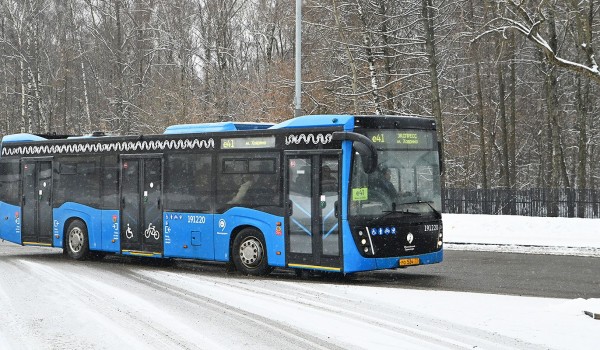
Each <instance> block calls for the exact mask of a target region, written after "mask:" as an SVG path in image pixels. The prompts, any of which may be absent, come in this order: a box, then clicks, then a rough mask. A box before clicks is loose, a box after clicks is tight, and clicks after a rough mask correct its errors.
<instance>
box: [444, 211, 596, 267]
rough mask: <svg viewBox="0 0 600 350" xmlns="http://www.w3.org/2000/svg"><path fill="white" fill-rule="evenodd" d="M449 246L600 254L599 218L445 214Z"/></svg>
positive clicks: (569, 253)
mask: <svg viewBox="0 0 600 350" xmlns="http://www.w3.org/2000/svg"><path fill="white" fill-rule="evenodd" d="M443 220H444V235H445V240H446V246H445V247H446V249H453V250H480V251H498V252H509V253H529V254H558V255H578V256H595V257H600V219H578V218H537V217H526V216H500V215H460V214H444V218H443Z"/></svg>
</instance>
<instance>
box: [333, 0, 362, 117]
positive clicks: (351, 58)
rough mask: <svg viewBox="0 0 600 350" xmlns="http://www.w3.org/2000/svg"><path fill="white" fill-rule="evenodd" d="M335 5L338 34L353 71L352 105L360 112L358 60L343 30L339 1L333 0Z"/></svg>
mask: <svg viewBox="0 0 600 350" xmlns="http://www.w3.org/2000/svg"><path fill="white" fill-rule="evenodd" d="M331 2H332V5H333V16H334V19H335V24H336V27H337V31H338V35H339V36H340V40H342V42H343V43H344V50H345V51H346V55H348V62H349V66H350V71H351V73H352V105H353V107H354V113H358V112H359V111H358V100H357V95H356V94H357V91H358V90H357V89H358V88H357V85H358V83H357V81H358V73H357V72H356V62H355V61H354V56H353V55H352V51H350V46H349V42H348V38H346V35H344V31H343V30H342V24H341V21H340V14H339V11H338V6H337V1H336V0H331Z"/></svg>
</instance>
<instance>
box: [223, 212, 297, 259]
mask: <svg viewBox="0 0 600 350" xmlns="http://www.w3.org/2000/svg"><path fill="white" fill-rule="evenodd" d="M277 222H279V223H281V224H282V225H283V218H282V217H280V216H275V215H271V214H267V213H264V212H261V211H258V210H254V209H247V208H238V207H235V208H231V209H229V210H228V211H226V212H225V213H223V214H220V215H215V219H214V232H215V235H214V239H215V260H217V261H229V246H230V243H232V242H230V241H231V232H232V231H234V230H235V229H236V228H238V227H240V226H254V227H256V228H257V229H259V230H260V231H261V232H262V233H263V235H264V237H265V244H266V245H267V247H266V249H267V257H268V259H269V260H268V261H269V265H271V266H285V240H284V228H283V226H280V227H279V229H278V227H277V225H276V223H277ZM277 252H279V254H277Z"/></svg>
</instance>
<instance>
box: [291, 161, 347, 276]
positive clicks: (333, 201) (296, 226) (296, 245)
mask: <svg viewBox="0 0 600 350" xmlns="http://www.w3.org/2000/svg"><path fill="white" fill-rule="evenodd" d="M285 164H286V168H287V171H286V213H287V215H286V219H285V224H286V232H287V235H286V256H287V265H288V266H289V267H295V268H306V269H315V270H325V271H337V272H339V271H341V267H342V263H341V262H342V259H341V252H342V242H341V235H340V231H339V227H340V226H339V206H340V205H339V193H340V192H339V188H340V182H339V169H340V167H339V155H338V154H337V153H336V154H331V155H327V154H325V155H324V154H302V153H292V152H289V153H288V154H286V163H285Z"/></svg>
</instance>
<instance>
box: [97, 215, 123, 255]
mask: <svg viewBox="0 0 600 350" xmlns="http://www.w3.org/2000/svg"><path fill="white" fill-rule="evenodd" d="M100 212H101V213H102V214H101V215H102V244H101V246H102V249H99V250H102V251H104V252H111V253H118V252H119V251H120V250H121V241H120V237H121V234H120V232H121V231H120V224H121V223H120V217H119V211H118V210H101V211H100Z"/></svg>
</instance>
